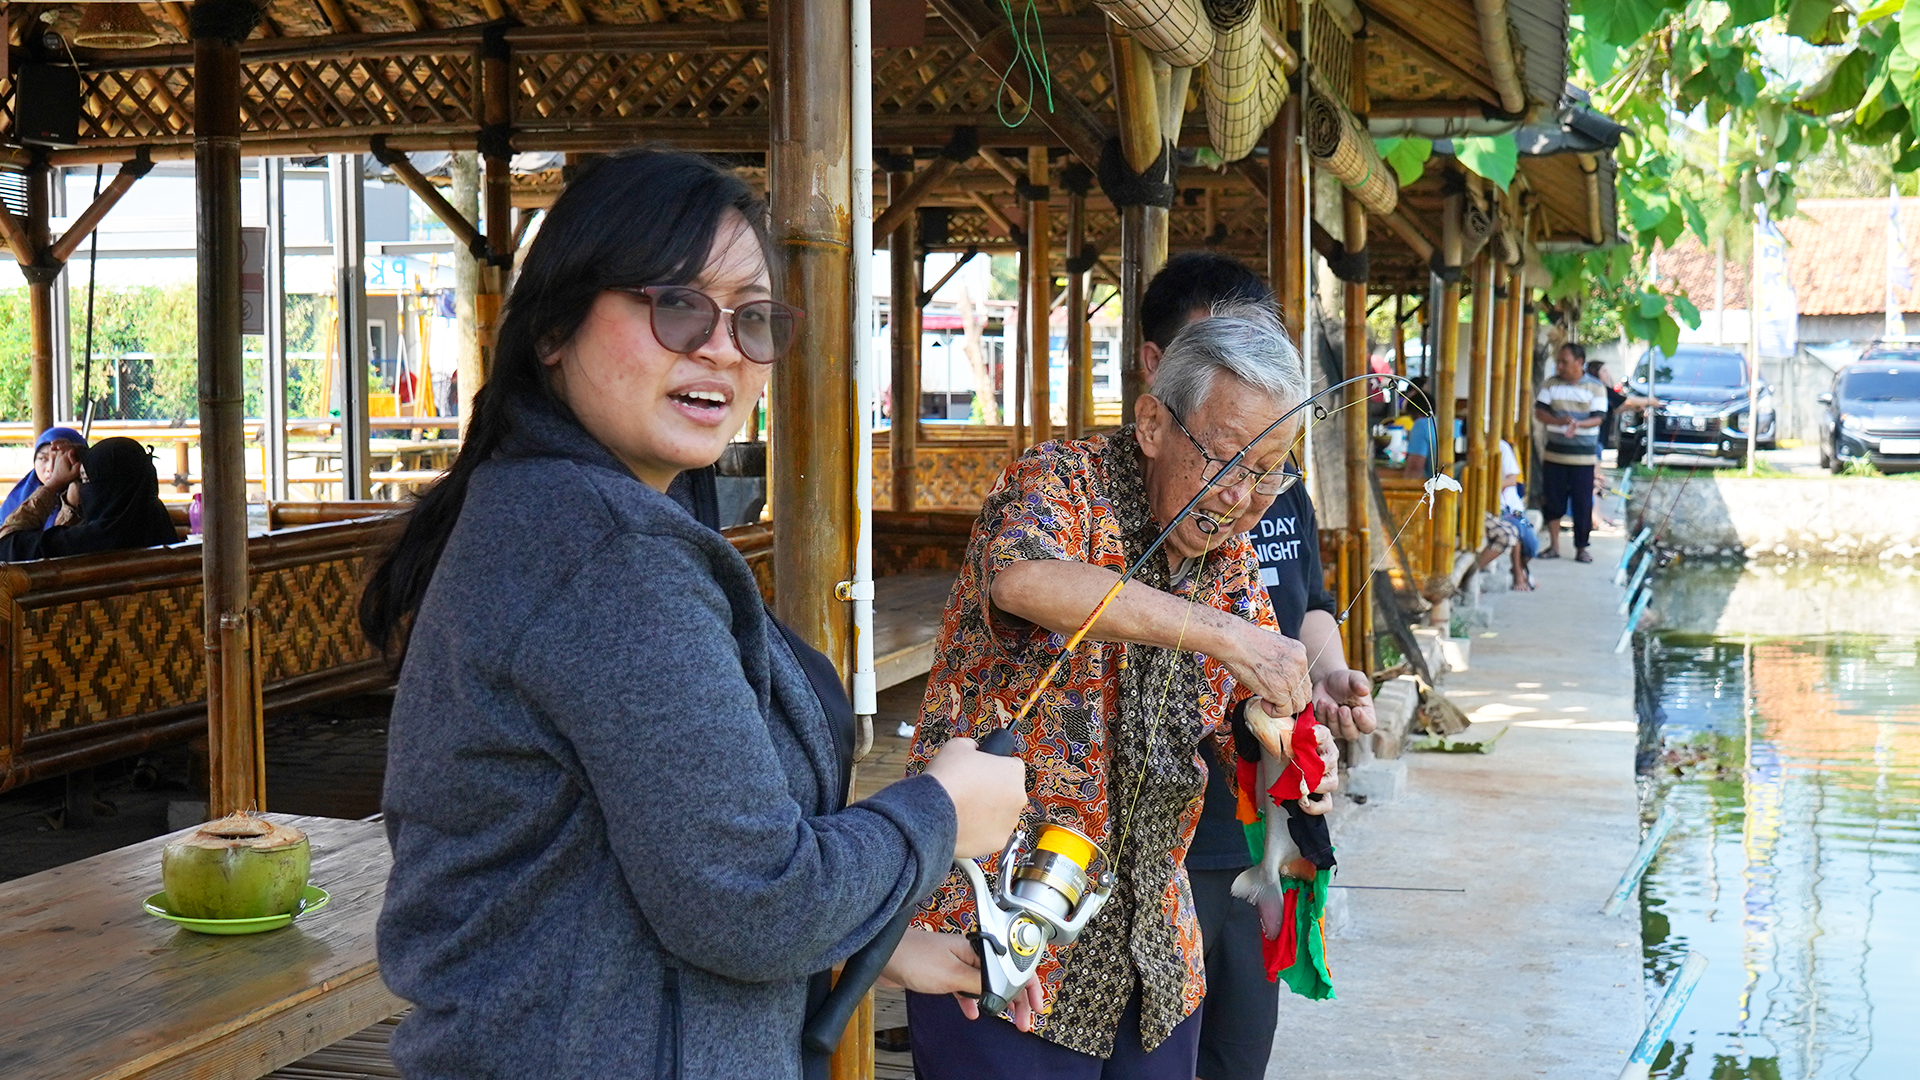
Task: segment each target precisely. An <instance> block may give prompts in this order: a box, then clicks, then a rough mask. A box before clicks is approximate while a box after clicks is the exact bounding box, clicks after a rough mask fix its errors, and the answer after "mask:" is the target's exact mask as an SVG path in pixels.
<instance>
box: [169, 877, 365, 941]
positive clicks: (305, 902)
mask: <svg viewBox="0 0 1920 1080" xmlns="http://www.w3.org/2000/svg"><path fill="white" fill-rule="evenodd" d="M328 899H329V897H328V896H327V890H325V889H323V888H321V887H320V886H318V885H309V886H307V887H306V888H305V889H302V890H301V892H300V910H299V911H297V912H295V913H294V914H293V915H263V916H261V917H260V918H258V919H189V918H187V917H186V916H185V915H175V914H174V913H173V912H171V911H168V910H167V894H166V892H165V891H161V892H157V893H154V894H153V895H152V896H149V897H147V900H146V903H145V904H144V905H142V906H144V907H145V908H146V909H147V914H149V915H158V916H160V917H161V918H163V919H165V920H167V921H168V922H176V923H179V924H180V925H181V926H184V927H186V928H187V929H189V930H193V931H197V932H199V933H202V934H258V933H261V932H262V931H266V930H278V929H280V928H281V927H283V926H285V925H287V924H288V923H290V922H292V921H293V920H294V918H295V917H296V916H299V915H305V914H306V913H308V912H310V911H318V910H320V909H321V908H323V907H326V906H327V900H328Z"/></svg>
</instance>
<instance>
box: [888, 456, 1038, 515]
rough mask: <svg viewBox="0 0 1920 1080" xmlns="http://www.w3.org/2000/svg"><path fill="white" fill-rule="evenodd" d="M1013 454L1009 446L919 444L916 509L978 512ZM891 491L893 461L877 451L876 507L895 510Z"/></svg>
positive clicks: (915, 460) (914, 461)
mask: <svg viewBox="0 0 1920 1080" xmlns="http://www.w3.org/2000/svg"><path fill="white" fill-rule="evenodd" d="M1010 457H1011V454H1010V453H1009V451H1008V450H1007V449H1005V448H999V447H975V446H962V447H945V446H921V447H916V448H915V450H914V458H913V465H914V472H915V473H916V474H917V476H916V479H915V483H914V487H913V499H914V509H916V510H963V511H966V512H968V513H975V512H978V511H979V509H980V504H981V503H983V502H985V501H986V499H987V493H988V492H990V491H992V490H993V485H994V483H995V482H996V481H998V480H999V479H1000V474H1001V473H1002V472H1005V471H1006V468H1007V463H1008V461H1009V459H1010ZM892 492H893V461H892V459H891V458H889V457H888V456H887V454H885V453H883V452H881V451H878V450H876V451H875V452H874V455H873V504H874V506H875V507H884V508H885V509H889V510H891V509H893V496H892Z"/></svg>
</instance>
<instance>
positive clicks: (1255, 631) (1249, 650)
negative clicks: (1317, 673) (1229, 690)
mask: <svg viewBox="0 0 1920 1080" xmlns="http://www.w3.org/2000/svg"><path fill="white" fill-rule="evenodd" d="M1241 625H1242V626H1244V627H1245V628H1246V629H1245V630H1244V631H1243V632H1242V633H1241V634H1240V635H1239V640H1238V642H1236V644H1237V645H1238V648H1236V649H1234V650H1233V651H1232V655H1228V656H1220V657H1218V659H1219V660H1220V661H1221V662H1222V663H1224V664H1226V665H1227V668H1228V669H1229V670H1230V671H1232V672H1233V675H1234V678H1237V679H1239V680H1240V683H1241V685H1243V686H1245V687H1246V688H1247V689H1249V690H1251V691H1253V692H1254V693H1255V694H1258V695H1260V697H1261V698H1263V699H1264V700H1265V701H1266V703H1267V705H1268V707H1269V708H1268V711H1269V712H1273V713H1275V714H1278V715H1283V716H1293V715H1295V714H1297V713H1299V712H1300V710H1302V709H1304V708H1306V707H1307V702H1308V701H1310V700H1312V697H1311V695H1312V693H1313V684H1312V682H1311V681H1310V680H1309V679H1308V678H1307V649H1306V646H1304V645H1302V644H1300V643H1299V642H1297V641H1295V640H1293V639H1292V638H1290V637H1287V636H1286V635H1284V634H1281V633H1278V632H1276V631H1273V630H1268V629H1266V628H1265V627H1261V626H1255V625H1254V624H1252V623H1242V624H1241Z"/></svg>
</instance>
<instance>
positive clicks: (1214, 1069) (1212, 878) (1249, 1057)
mask: <svg viewBox="0 0 1920 1080" xmlns="http://www.w3.org/2000/svg"><path fill="white" fill-rule="evenodd" d="M1239 876H1240V871H1238V870H1195V869H1193V868H1192V867H1188V868H1187V878H1188V880H1189V881H1190V882H1192V885H1193V910H1194V914H1196V915H1198V916H1199V918H1200V940H1201V943H1202V946H1203V948H1204V949H1205V955H1206V961H1207V1002H1206V1005H1207V1007H1206V1016H1205V1017H1204V1018H1203V1019H1202V1020H1201V1022H1200V1052H1199V1055H1198V1060H1197V1063H1196V1065H1195V1070H1194V1075H1195V1076H1198V1077H1199V1078H1200V1080H1261V1078H1262V1077H1264V1076H1266V1075H1267V1059H1268V1058H1270V1057H1272V1056H1273V1035H1274V1031H1275V1029H1276V1028H1278V1027H1279V1026H1280V984H1279V983H1278V982H1270V981H1268V979H1267V961H1266V957H1265V955H1264V954H1263V952H1262V951H1261V935H1260V912H1259V911H1258V910H1257V909H1256V908H1255V907H1254V906H1253V905H1252V904H1249V903H1247V902H1246V901H1245V900H1242V899H1240V898H1239V897H1237V896H1234V895H1233V879H1234V878H1236V877H1239Z"/></svg>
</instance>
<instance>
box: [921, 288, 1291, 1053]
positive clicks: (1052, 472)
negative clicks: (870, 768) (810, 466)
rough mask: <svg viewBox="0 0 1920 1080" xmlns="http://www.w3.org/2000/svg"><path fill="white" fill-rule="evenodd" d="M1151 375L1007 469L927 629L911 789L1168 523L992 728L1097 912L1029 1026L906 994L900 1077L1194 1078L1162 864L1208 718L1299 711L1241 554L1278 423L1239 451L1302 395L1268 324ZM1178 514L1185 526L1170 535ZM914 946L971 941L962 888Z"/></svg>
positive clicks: (1189, 979)
mask: <svg viewBox="0 0 1920 1080" xmlns="http://www.w3.org/2000/svg"><path fill="white" fill-rule="evenodd" d="M1158 359H1159V363H1158V372H1157V376H1156V378H1155V381H1154V389H1153V391H1152V392H1151V393H1147V394H1142V395H1141V396H1140V398H1139V400H1138V402H1137V403H1136V405H1135V416H1136V417H1138V421H1137V423H1135V424H1130V425H1127V426H1125V427H1122V428H1120V429H1119V430H1118V431H1116V432H1114V433H1112V434H1110V435H1093V436H1089V437H1088V438H1085V439H1077V440H1063V441H1056V442H1049V443H1044V444H1042V445H1040V446H1036V447H1034V448H1032V449H1030V450H1028V451H1027V452H1026V453H1025V454H1023V455H1021V456H1020V458H1019V459H1018V460H1017V461H1015V462H1014V463H1013V464H1012V465H1011V466H1009V467H1008V469H1007V471H1006V473H1005V474H1003V475H1002V476H1001V477H1000V480H999V482H998V483H996V484H995V485H994V489H993V491H992V492H991V493H990V494H989V495H988V496H987V499H986V503H985V505H984V506H982V508H981V510H980V516H979V518H978V519H977V520H976V521H975V522H974V526H973V535H972V539H971V540H970V541H969V542H968V545H967V554H966V558H965V562H964V563H963V565H962V567H961V570H960V576H959V578H958V579H957V580H956V581H955V583H954V587H953V594H952V596H951V597H950V598H949V599H948V601H947V608H946V612H945V614H944V616H943V617H942V619H941V625H940V636H939V638H938V640H937V643H936V645H935V651H934V663H933V670H932V672H931V673H930V674H929V675H928V677H927V695H926V699H925V702H924V703H923V705H922V707H921V715H920V725H919V727H918V729H917V730H916V733H915V737H914V743H913V751H912V757H911V761H910V765H909V768H910V769H911V770H913V771H918V770H919V769H921V768H923V767H924V766H925V764H926V762H927V761H928V760H929V759H930V758H931V757H932V755H933V753H934V752H935V751H936V750H938V749H939V747H940V746H941V745H942V744H943V743H945V742H946V741H947V740H948V739H950V738H953V737H955V736H968V737H981V736H984V735H985V734H986V733H987V732H990V731H993V730H996V729H998V728H1000V727H1002V726H1004V725H1006V724H1009V723H1010V722H1011V721H1012V719H1013V716H1014V714H1015V713H1016V712H1017V711H1018V709H1019V708H1020V704H1021V702H1022V701H1023V700H1025V698H1026V697H1027V695H1028V694H1029V693H1031V692H1032V691H1033V690H1034V688H1035V685H1036V683H1037V682H1038V680H1039V679H1040V677H1041V676H1042V675H1043V674H1044V673H1045V672H1046V670H1047V668H1048V667H1049V666H1050V665H1051V664H1052V663H1053V661H1054V658H1055V657H1056V656H1058V655H1059V653H1060V649H1061V647H1062V645H1063V644H1064V640H1063V639H1064V638H1065V637H1066V636H1067V635H1069V634H1071V633H1072V632H1073V631H1074V630H1076V629H1077V628H1078V627H1079V626H1080V625H1081V624H1082V623H1083V622H1084V621H1085V620H1086V619H1087V617H1088V615H1089V614H1090V613H1092V612H1093V611H1094V610H1095V608H1096V606H1097V605H1098V604H1100V602H1101V600H1102V598H1103V597H1104V596H1105V595H1106V594H1107V592H1108V591H1109V590H1110V589H1111V588H1112V585H1113V583H1114V580H1115V572H1116V571H1117V570H1120V569H1122V568H1124V567H1125V566H1127V565H1130V564H1132V563H1135V562H1137V561H1139V560H1140V559H1142V558H1143V557H1144V553H1145V552H1146V551H1147V549H1148V548H1149V547H1150V546H1151V545H1152V544H1153V541H1154V539H1155V538H1156V537H1157V536H1158V535H1159V534H1160V533H1161V532H1162V531H1165V530H1166V529H1167V527H1168V526H1169V525H1172V526H1173V528H1172V529H1171V531H1170V532H1168V537H1167V540H1166V543H1165V545H1164V546H1163V547H1161V548H1160V549H1159V550H1158V551H1156V552H1155V553H1154V555H1153V556H1152V557H1151V558H1146V560H1145V562H1144V563H1142V564H1141V569H1140V571H1139V572H1138V574H1136V576H1135V577H1134V578H1133V579H1132V580H1131V581H1129V582H1128V583H1127V584H1126V585H1125V586H1124V587H1122V588H1121V589H1120V590H1119V592H1118V593H1117V594H1116V595H1115V597H1114V599H1113V601H1112V603H1111V604H1110V605H1109V606H1107V607H1106V608H1105V609H1104V611H1103V613H1102V614H1101V615H1100V617H1099V619H1098V621H1096V622H1095V623H1094V624H1093V626H1092V628H1091V633H1090V634H1089V636H1088V638H1087V640H1086V641H1084V642H1083V643H1082V644H1081V645H1080V646H1079V647H1078V648H1076V649H1075V650H1074V651H1073V652H1072V653H1071V654H1069V655H1068V657H1067V659H1066V662H1065V664H1064V665H1063V667H1062V669H1061V671H1060V673H1059V676H1058V678H1056V679H1055V680H1054V681H1053V682H1051V683H1049V684H1046V685H1044V686H1042V687H1041V695H1040V698H1039V701H1038V703H1037V705H1036V706H1035V708H1034V709H1033V711H1032V712H1031V713H1030V714H1028V716H1027V717H1026V719H1025V720H1023V721H1022V722H1021V723H1020V724H1019V725H1018V726H1017V727H1015V728H1014V735H1015V739H1016V742H1017V745H1018V748H1019V749H1018V753H1019V754H1020V756H1021V757H1022V758H1023V759H1024V760H1025V761H1026V763H1027V768H1028V771H1029V776H1030V777H1031V783H1030V786H1029V792H1030V793H1031V802H1030V803H1029V805H1028V808H1027V813H1026V814H1025V815H1024V816H1023V818H1022V824H1023V826H1024V827H1025V828H1026V829H1027V830H1028V835H1029V836H1032V835H1033V830H1034V828H1035V826H1036V825H1037V824H1038V823H1039V822H1041V821H1046V822H1051V823H1054V824H1058V825H1065V826H1068V827H1071V828H1073V829H1076V830H1078V831H1079V832H1080V833H1082V834H1083V835H1085V836H1087V837H1088V838H1090V839H1092V840H1093V841H1094V842H1095V843H1096V844H1098V845H1099V846H1100V847H1101V849H1102V850H1103V851H1104V853H1105V856H1106V859H1107V860H1108V865H1109V867H1110V869H1111V870H1112V871H1113V873H1114V875H1115V876H1116V878H1117V883H1116V884H1115V887H1114V889H1113V893H1112V895H1111V897H1110V898H1109V899H1108V901H1107V903H1106V906H1105V907H1103V908H1102V909H1101V910H1100V913H1099V914H1098V915H1097V916H1096V917H1095V918H1094V919H1093V920H1092V921H1091V922H1090V923H1088V925H1087V928H1086V930H1085V931H1084V932H1082V933H1081V935H1080V937H1079V938H1078V940H1076V941H1075V942H1074V943H1073V944H1072V945H1069V946H1066V947H1063V948H1062V947H1057V948H1054V949H1052V950H1051V951H1050V953H1049V955H1048V956H1047V957H1046V958H1045V959H1044V960H1043V961H1042V962H1041V963H1040V966H1039V969H1038V972H1037V974H1036V975H1035V976H1034V977H1035V978H1037V979H1039V980H1041V982H1042V984H1043V985H1044V986H1045V988H1046V1005H1045V1010H1044V1012H1043V1014H1042V1015H1040V1016H1038V1017H1036V1018H1035V1019H1034V1023H1033V1030H1032V1032H1024V1031H1020V1030H1018V1029H1016V1028H1015V1027H1014V1025H1012V1024H1010V1023H1008V1022H1007V1021H1005V1020H1003V1019H1001V1018H999V1017H981V1018H980V1019H978V1020H969V1019H967V1018H966V1013H965V1009H964V1007H963V1006H962V1005H961V1004H960V1003H959V1002H957V1001H955V1000H954V999H953V998H952V997H951V996H948V995H933V994H918V993H913V992H909V993H908V994H907V1015H908V1029H909V1032H910V1036H909V1037H910V1039H911V1041H912V1046H913V1066H914V1070H915V1073H916V1074H917V1075H918V1076H919V1077H920V1078H921V1080H1054V1078H1060V1080H1192V1078H1193V1075H1194V1061H1195V1054H1196V1051H1197V1046H1198V1041H1199V1034H1200V1021H1201V1011H1202V1010H1201V999H1202V997H1203V996H1204V995H1205V990H1206V976H1205V970H1204V966H1203V961H1202V958H1201V951H1202V950H1201V932H1200V925H1199V921H1198V919H1197V918H1196V917H1195V914H1194V902H1193V895H1192V892H1191V890H1190V889H1189V886H1188V881H1187V872H1186V869H1185V868H1184V866H1183V865H1182V863H1183V860H1184V858H1185V856H1186V853H1187V845H1188V844H1189V843H1190V842H1191V841H1192V838H1193V830H1194V825H1195V822H1196V820H1197V819H1198V817H1199V816H1200V802H1201V795H1202V793H1203V792H1204V791H1205V790H1206V783H1207V774H1208V772H1209V771H1210V764H1209V763H1210V759H1211V757H1212V755H1213V753H1214V752H1215V748H1216V747H1217V746H1218V744H1219V743H1220V742H1221V741H1222V736H1221V730H1222V728H1224V727H1225V726H1226V723H1227V721H1228V718H1229V715H1230V714H1232V713H1237V712H1239V711H1241V710H1244V709H1245V708H1246V707H1247V703H1249V702H1251V701H1252V700H1254V699H1255V697H1258V698H1260V699H1263V700H1264V702H1265V703H1266V704H1265V706H1264V707H1265V708H1267V709H1268V711H1269V712H1272V713H1275V714H1286V715H1292V714H1294V713H1297V712H1299V711H1300V710H1302V709H1304V708H1305V707H1306V705H1307V702H1308V701H1309V699H1310V696H1311V692H1312V686H1311V684H1310V683H1309V681H1308V679H1307V672H1308V659H1309V658H1308V657H1307V655H1306V654H1305V652H1304V650H1303V649H1302V648H1301V646H1300V643H1299V642H1297V641H1292V640H1289V639H1287V638H1285V637H1283V636H1281V634H1280V633H1279V632H1278V631H1277V629H1276V628H1275V625H1274V618H1273V610H1272V607H1271V605H1270V604H1269V602H1268V599H1267V593H1266V590H1264V589H1262V588H1261V586H1260V564H1259V561H1258V560H1257V559H1256V558H1255V556H1254V552H1253V545H1252V543H1251V542H1250V541H1249V540H1248V539H1247V535H1246V534H1247V530H1248V529H1250V528H1252V527H1253V526H1254V525H1255V524H1256V523H1257V522H1258V521H1259V520H1260V519H1261V516H1262V515H1263V514H1265V512H1266V511H1267V508H1268V507H1269V506H1270V505H1271V504H1272V502H1273V499H1274V497H1275V496H1277V495H1279V494H1282V493H1283V492H1284V490H1285V489H1287V488H1290V487H1292V486H1293V480H1292V479H1291V478H1290V477H1289V476H1288V475H1287V474H1286V473H1285V472H1284V471H1283V469H1282V466H1283V465H1284V464H1285V460H1286V452H1287V449H1288V447H1290V446H1291V445H1292V443H1293V440H1294V439H1295V438H1297V437H1298V435H1299V432H1300V427H1301V424H1300V422H1299V420H1298V419H1297V418H1296V419H1295V420H1293V421H1291V422H1289V423H1287V424H1284V425H1281V426H1280V427H1278V428H1276V429H1275V430H1273V431H1272V432H1269V433H1267V434H1266V435H1265V436H1264V437H1260V436H1261V434H1262V432H1265V431H1266V429H1267V427H1268V426H1269V425H1270V424H1272V422H1273V421H1274V420H1276V419H1278V418H1279V417H1280V416H1281V415H1283V414H1284V413H1286V412H1287V411H1288V410H1289V409H1291V408H1292V407H1293V406H1295V405H1298V404H1299V403H1300V402H1301V401H1302V400H1304V399H1305V397H1306V395H1307V393H1308V387H1307V380H1306V372H1305V370H1304V368H1303V367H1302V365H1301V362H1300V354H1299V353H1298V351H1296V350H1295V349H1294V347H1293V344H1292V343H1291V342H1290V341H1288V340H1287V335H1286V331H1285V330H1284V329H1283V328H1282V327H1281V325H1280V320H1279V318H1278V316H1277V315H1276V314H1275V313H1274V312H1273V309H1272V307H1271V306H1255V305H1251V304H1247V305H1240V306H1239V307H1238V308H1222V309H1220V310H1218V311H1216V312H1215V313H1214V314H1213V315H1211V316H1210V317H1207V318H1202V319H1199V320H1196V321H1194V322H1193V323H1192V325H1190V326H1188V327H1187V328H1186V329H1185V330H1184V331H1183V332H1182V333H1181V334H1180V335H1179V336H1178V337H1176V338H1175V339H1174V340H1173V341H1172V342H1170V343H1169V344H1168V345H1167V348H1166V351H1165V355H1164V356H1161V357H1159V358H1158ZM1256 439H1258V441H1256ZM1242 450H1245V451H1246V452H1245V454H1244V456H1240V460H1239V461H1238V463H1236V464H1233V465H1232V466H1231V467H1229V465H1228V462H1229V461H1230V460H1231V459H1233V458H1234V457H1236V456H1237V455H1240V454H1241V451H1242ZM1196 496H1197V497H1198V502H1197V503H1196V504H1195V505H1196V507H1197V510H1196V512H1195V513H1194V514H1193V515H1191V516H1189V517H1186V518H1183V519H1180V520H1179V521H1178V522H1177V523H1175V515H1176V514H1177V513H1178V512H1179V511H1180V509H1181V508H1182V507H1184V506H1185V505H1187V503H1188V502H1189V501H1190V500H1193V499H1195V497H1196ZM1003 870H1004V868H997V867H995V866H994V865H993V864H992V863H991V862H990V863H989V864H988V865H987V871H988V873H989V874H994V873H997V872H1000V871H1003ZM915 925H916V926H918V927H920V928H921V929H926V930H937V931H950V932H962V933H964V932H967V931H970V930H973V929H975V927H976V926H977V919H976V914H975V910H974V897H973V895H972V892H971V890H970V889H969V888H968V887H967V885H966V884H965V879H964V878H962V877H961V876H960V875H959V874H958V873H955V874H953V875H952V876H950V877H949V878H948V879H947V882H946V884H944V885H942V886H941V887H940V889H939V890H938V891H936V892H935V893H934V895H933V897H932V898H931V899H930V900H929V901H927V903H925V904H924V905H922V907H921V909H920V913H919V915H918V917H917V918H916V920H915Z"/></svg>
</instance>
